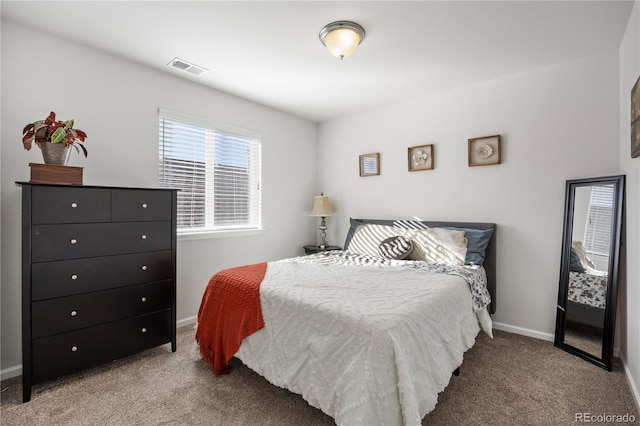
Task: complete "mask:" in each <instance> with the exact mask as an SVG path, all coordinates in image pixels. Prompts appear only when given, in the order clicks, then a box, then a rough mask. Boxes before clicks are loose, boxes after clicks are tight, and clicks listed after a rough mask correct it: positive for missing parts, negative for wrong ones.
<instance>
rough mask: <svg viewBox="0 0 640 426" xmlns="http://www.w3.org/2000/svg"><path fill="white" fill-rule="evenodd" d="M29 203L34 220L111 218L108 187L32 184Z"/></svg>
mask: <svg viewBox="0 0 640 426" xmlns="http://www.w3.org/2000/svg"><path fill="white" fill-rule="evenodd" d="M31 204H32V206H31V221H32V223H34V224H39V223H87V222H109V221H111V190H109V189H104V188H73V187H39V186H36V187H34V188H33V192H32V194H31Z"/></svg>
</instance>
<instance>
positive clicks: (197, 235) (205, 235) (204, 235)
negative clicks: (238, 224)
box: [178, 228, 264, 241]
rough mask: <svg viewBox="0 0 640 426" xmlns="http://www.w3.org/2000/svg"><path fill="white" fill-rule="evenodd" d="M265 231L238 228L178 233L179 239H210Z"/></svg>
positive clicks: (243, 235) (242, 235)
mask: <svg viewBox="0 0 640 426" xmlns="http://www.w3.org/2000/svg"><path fill="white" fill-rule="evenodd" d="M263 232H264V228H262V229H247V230H240V229H236V230H233V231H210V232H193V233H184V234H180V233H178V241H189V240H208V239H212V238H229V237H248V236H251V235H260V234H262V233H263Z"/></svg>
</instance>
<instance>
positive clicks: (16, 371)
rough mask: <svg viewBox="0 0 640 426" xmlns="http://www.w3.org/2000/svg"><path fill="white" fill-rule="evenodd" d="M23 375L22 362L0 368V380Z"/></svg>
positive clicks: (184, 323)
mask: <svg viewBox="0 0 640 426" xmlns="http://www.w3.org/2000/svg"><path fill="white" fill-rule="evenodd" d="M197 319H198V318H197V317H195V316H193V317H189V318H184V319H181V320H179V321H177V322H176V327H177V328H180V327H185V326H188V325H191V324H195V323H196V320H197ZM21 375H22V364H20V365H15V366H13V367H9V368H5V369H4V370H0V380H6V379H10V378H12V377H16V376H21Z"/></svg>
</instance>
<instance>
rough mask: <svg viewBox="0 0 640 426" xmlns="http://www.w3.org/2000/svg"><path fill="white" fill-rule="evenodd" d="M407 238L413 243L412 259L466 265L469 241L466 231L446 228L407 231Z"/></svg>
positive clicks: (410, 256) (410, 255)
mask: <svg viewBox="0 0 640 426" xmlns="http://www.w3.org/2000/svg"><path fill="white" fill-rule="evenodd" d="M405 236H407V237H409V236H410V238H411V241H412V242H413V250H412V251H411V253H410V254H409V258H410V259H416V260H424V261H426V262H435V263H444V264H448V265H460V266H462V265H464V261H465V258H466V256H467V239H466V238H465V236H464V231H456V230H452V229H445V228H428V229H422V230H411V229H407V230H405Z"/></svg>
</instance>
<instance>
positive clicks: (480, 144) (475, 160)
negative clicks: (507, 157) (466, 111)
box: [469, 135, 500, 167]
mask: <svg viewBox="0 0 640 426" xmlns="http://www.w3.org/2000/svg"><path fill="white" fill-rule="evenodd" d="M493 164H500V135H493V136H484V137H481V138H473V139H469V167H476V166H491V165H493Z"/></svg>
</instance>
